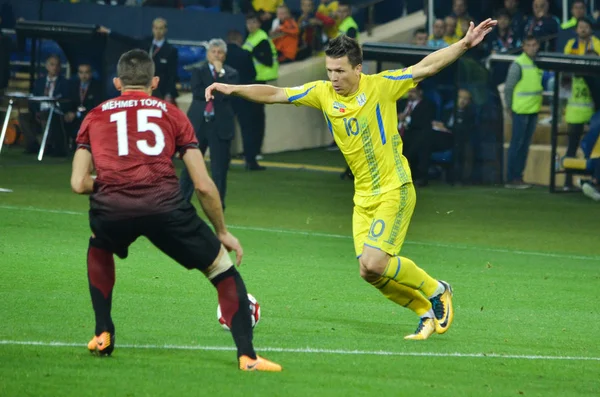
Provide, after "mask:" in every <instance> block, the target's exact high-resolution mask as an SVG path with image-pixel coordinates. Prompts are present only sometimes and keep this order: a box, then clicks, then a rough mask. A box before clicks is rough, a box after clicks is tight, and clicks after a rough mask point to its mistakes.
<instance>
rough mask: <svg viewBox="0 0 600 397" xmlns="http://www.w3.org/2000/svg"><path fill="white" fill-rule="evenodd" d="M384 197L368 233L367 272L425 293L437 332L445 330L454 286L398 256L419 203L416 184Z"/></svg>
mask: <svg viewBox="0 0 600 397" xmlns="http://www.w3.org/2000/svg"><path fill="white" fill-rule="evenodd" d="M381 199H382V202H381V204H380V205H379V206H378V208H377V211H376V213H375V216H374V219H373V222H372V224H371V228H370V230H369V234H368V235H367V240H366V243H365V248H364V251H363V256H362V257H361V264H362V266H363V267H364V268H365V271H366V273H367V274H369V273H375V274H379V275H382V276H385V277H387V278H390V279H392V280H394V281H396V282H398V283H399V284H402V285H404V286H407V287H410V288H413V289H415V290H418V291H420V292H422V293H423V294H424V295H425V297H427V298H428V299H429V300H430V302H431V304H432V306H433V312H434V314H435V325H436V331H437V332H438V333H444V332H446V331H447V330H448V327H449V326H450V324H451V322H452V319H453V316H454V312H453V309H452V289H451V288H450V286H449V285H448V284H447V283H445V282H441V281H437V280H436V279H434V278H432V277H431V276H429V274H427V273H426V272H425V271H424V270H423V269H421V268H420V267H418V266H417V265H416V264H415V262H413V261H412V260H411V259H409V258H406V257H402V256H398V253H399V252H400V250H401V248H402V245H403V243H404V239H405V237H406V233H407V231H408V225H409V223H410V219H411V217H412V214H413V211H414V207H415V204H416V194H415V190H414V186H413V185H412V184H407V185H404V186H402V187H401V188H400V189H398V190H394V191H391V192H388V193H385V194H384V195H383V197H382V198H381ZM386 254H387V255H386Z"/></svg>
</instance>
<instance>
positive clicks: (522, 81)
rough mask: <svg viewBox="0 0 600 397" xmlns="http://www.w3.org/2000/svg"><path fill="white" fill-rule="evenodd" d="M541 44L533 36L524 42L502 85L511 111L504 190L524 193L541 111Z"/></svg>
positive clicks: (506, 102)
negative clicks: (529, 156) (538, 62)
mask: <svg viewBox="0 0 600 397" xmlns="http://www.w3.org/2000/svg"><path fill="white" fill-rule="evenodd" d="M539 49H540V43H539V42H538V40H537V39H536V38H535V37H534V36H531V35H530V36H528V37H527V38H526V39H525V40H524V41H523V53H522V54H521V55H520V56H519V57H518V58H517V59H516V60H515V61H514V62H513V63H512V64H511V65H510V68H509V70H508V75H507V77H506V83H505V85H504V99H505V104H506V107H507V108H508V109H511V110H512V137H511V139H510V146H509V148H508V159H507V170H506V185H505V186H506V187H507V188H512V189H527V188H529V187H531V185H529V184H527V183H525V182H524V181H523V171H524V170H525V165H526V163H527V155H528V153H529V145H530V144H531V137H532V136H533V133H534V132H535V127H536V124H537V119H538V113H539V111H540V108H541V107H542V91H543V86H542V75H543V72H542V70H540V69H539V68H538V67H537V66H536V65H535V57H536V55H537V53H538V51H539Z"/></svg>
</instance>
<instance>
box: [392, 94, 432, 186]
mask: <svg viewBox="0 0 600 397" xmlns="http://www.w3.org/2000/svg"><path fill="white" fill-rule="evenodd" d="M398 109H399V110H400V109H404V110H403V111H402V112H401V113H399V114H398V121H399V122H400V125H399V133H400V135H401V136H402V140H403V141H404V149H403V153H404V156H405V157H406V158H407V160H408V163H409V164H410V169H411V172H412V175H413V178H414V183H415V186H427V184H428V181H429V164H430V158H431V149H432V146H431V143H432V137H431V135H432V128H431V127H432V122H433V120H434V118H435V106H434V105H433V104H432V103H431V102H429V101H428V100H427V99H425V98H423V89H422V88H421V87H420V86H417V87H415V88H413V89H412V90H410V91H409V92H408V100H407V101H406V103H405V106H403V103H402V102H401V103H400V105H399V106H398Z"/></svg>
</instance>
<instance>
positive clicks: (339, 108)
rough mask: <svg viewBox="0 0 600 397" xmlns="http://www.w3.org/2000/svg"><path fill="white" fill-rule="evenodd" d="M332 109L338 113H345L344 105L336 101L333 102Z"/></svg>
mask: <svg viewBox="0 0 600 397" xmlns="http://www.w3.org/2000/svg"><path fill="white" fill-rule="evenodd" d="M333 109H334V110H337V111H338V112H340V113H346V105H344V104H343V103H339V102H338V101H334V102H333Z"/></svg>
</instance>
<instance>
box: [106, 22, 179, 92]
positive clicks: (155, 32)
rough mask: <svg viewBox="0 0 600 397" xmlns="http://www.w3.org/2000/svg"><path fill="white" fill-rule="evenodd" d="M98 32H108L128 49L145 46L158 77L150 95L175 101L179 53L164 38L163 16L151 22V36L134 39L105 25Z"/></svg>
mask: <svg viewBox="0 0 600 397" xmlns="http://www.w3.org/2000/svg"><path fill="white" fill-rule="evenodd" d="M98 32H99V33H105V34H110V36H111V38H113V39H116V40H118V41H121V42H124V43H126V44H128V45H129V47H130V49H134V48H142V49H146V48H147V49H148V52H149V53H150V55H151V56H152V59H153V60H154V66H155V75H156V76H158V77H159V78H160V80H159V83H158V87H157V88H156V90H154V91H153V92H152V95H153V96H155V97H158V98H161V99H164V100H165V101H167V102H169V103H173V104H174V103H175V98H177V96H178V93H177V87H176V83H177V62H178V59H179V54H178V53H177V49H176V48H175V47H173V46H172V45H171V44H169V42H168V41H167V39H166V35H167V21H166V20H165V19H164V18H156V19H155V20H154V21H153V22H152V38H147V39H141V40H140V39H135V38H132V37H129V36H125V35H122V34H120V33H117V32H113V31H111V30H110V29H108V28H107V27H105V26H101V27H99V28H98ZM119 54H120V53H119Z"/></svg>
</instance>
